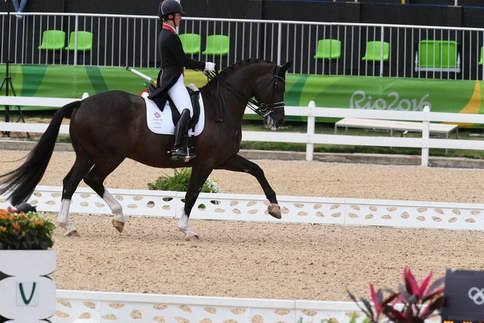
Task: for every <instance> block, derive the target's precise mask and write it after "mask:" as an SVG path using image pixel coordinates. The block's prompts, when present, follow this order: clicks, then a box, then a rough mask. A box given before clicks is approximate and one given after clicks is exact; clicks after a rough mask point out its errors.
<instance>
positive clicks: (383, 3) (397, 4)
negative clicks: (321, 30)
mask: <svg viewBox="0 0 484 323" xmlns="http://www.w3.org/2000/svg"><path fill="white" fill-rule="evenodd" d="M182 1H183V6H184V9H185V11H186V12H187V15H189V16H192V17H223V18H248V19H275V20H281V19H282V20H302V21H326V22H361V23H390V24H414V25H435V26H457V27H484V20H482V15H483V14H484V3H483V2H482V0H459V6H453V4H454V0H406V4H404V5H402V4H401V0H359V2H358V3H355V2H353V1H342V0H338V1H324V0H321V1H317V0H304V1H301V0H299V1H298V0H292V1H291V0H238V1H226V0H182ZM158 3H159V1H158V0H145V1H130V0H121V1H118V0H104V1H75V0H50V1H29V3H28V6H27V9H26V10H27V11H32V12H82V13H112V14H132V15H156V12H157V7H158ZM429 3H430V4H429ZM0 10H2V11H6V4H5V3H4V2H3V1H2V3H1V7H0Z"/></svg>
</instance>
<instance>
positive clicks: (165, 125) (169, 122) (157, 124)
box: [141, 92, 205, 137]
mask: <svg viewBox="0 0 484 323" xmlns="http://www.w3.org/2000/svg"><path fill="white" fill-rule="evenodd" d="M141 97H143V99H145V103H146V122H147V124H148V128H149V129H150V130H151V131H152V132H154V133H157V134H160V135H173V134H174V133H175V125H174V124H173V119H172V117H171V108H170V105H169V104H168V102H167V103H166V105H165V108H164V109H163V112H162V111H160V109H158V106H157V105H156V103H155V102H154V101H152V100H150V99H148V93H146V92H144V93H143V94H142V95H141ZM198 102H199V103H200V117H199V118H198V122H197V124H196V125H195V131H193V130H192V129H191V128H190V129H189V130H188V135H189V136H190V137H193V136H198V135H199V134H201V133H202V131H203V127H204V125H205V109H204V108H203V99H202V96H201V95H200V97H199V99H198Z"/></svg>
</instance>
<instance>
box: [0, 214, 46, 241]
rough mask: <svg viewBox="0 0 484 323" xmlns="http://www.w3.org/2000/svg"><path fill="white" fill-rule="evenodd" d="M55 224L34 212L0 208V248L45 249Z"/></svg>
mask: <svg viewBox="0 0 484 323" xmlns="http://www.w3.org/2000/svg"><path fill="white" fill-rule="evenodd" d="M54 229H55V225H54V224H53V223H52V222H50V221H49V220H46V219H43V218H41V217H40V216H38V215H37V213H35V212H28V213H26V214H25V213H11V212H9V211H7V210H0V250H47V249H49V248H50V247H52V245H53V244H54V242H53V240H52V234H53V232H54Z"/></svg>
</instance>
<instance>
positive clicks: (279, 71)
mask: <svg viewBox="0 0 484 323" xmlns="http://www.w3.org/2000/svg"><path fill="white" fill-rule="evenodd" d="M290 66H291V62H287V63H286V64H284V65H283V66H280V65H276V67H275V70H274V72H273V73H271V74H267V73H266V74H265V75H263V76H261V77H260V78H259V79H258V80H257V82H256V88H255V94H254V97H255V99H256V100H257V105H258V106H259V107H258V108H257V109H256V110H255V112H256V113H257V114H259V115H260V116H262V117H263V118H264V125H265V126H266V128H271V129H276V128H279V127H280V126H282V125H283V124H284V91H285V88H286V72H287V70H288V68H289V67H290Z"/></svg>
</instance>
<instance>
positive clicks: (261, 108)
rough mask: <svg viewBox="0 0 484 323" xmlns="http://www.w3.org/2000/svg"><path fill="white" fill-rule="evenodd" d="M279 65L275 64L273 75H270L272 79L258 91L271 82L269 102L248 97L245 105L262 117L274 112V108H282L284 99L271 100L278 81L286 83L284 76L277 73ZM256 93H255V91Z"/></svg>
mask: <svg viewBox="0 0 484 323" xmlns="http://www.w3.org/2000/svg"><path fill="white" fill-rule="evenodd" d="M280 69H281V67H280V66H279V65H277V66H276V69H275V71H274V75H273V76H272V80H270V81H269V83H267V84H266V85H264V86H263V87H262V89H260V90H259V91H258V92H259V93H260V92H261V91H263V90H264V89H265V88H266V87H268V86H269V85H271V84H272V93H271V100H270V101H271V103H264V102H261V103H260V102H258V101H257V100H256V99H252V98H251V99H249V103H248V104H247V106H248V107H249V108H250V109H251V110H252V111H254V112H255V113H257V114H258V115H260V116H261V117H262V118H265V117H267V116H268V115H269V114H271V113H272V112H274V111H275V110H276V109H284V101H279V102H272V100H273V99H274V92H275V91H276V89H277V85H278V82H282V83H283V84H285V83H286V81H285V80H284V78H283V77H282V76H280V75H279V71H280ZM256 94H257V93H256Z"/></svg>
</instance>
